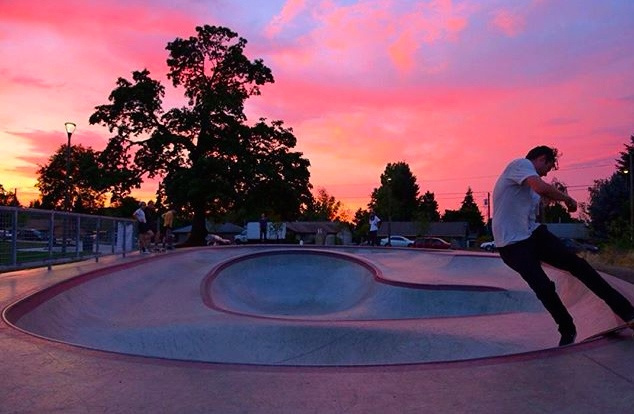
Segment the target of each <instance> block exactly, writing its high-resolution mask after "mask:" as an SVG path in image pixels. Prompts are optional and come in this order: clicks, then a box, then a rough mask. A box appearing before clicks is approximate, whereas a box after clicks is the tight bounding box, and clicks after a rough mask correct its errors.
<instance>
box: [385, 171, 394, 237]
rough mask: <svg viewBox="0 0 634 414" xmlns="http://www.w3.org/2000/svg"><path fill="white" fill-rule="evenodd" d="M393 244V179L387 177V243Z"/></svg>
mask: <svg viewBox="0 0 634 414" xmlns="http://www.w3.org/2000/svg"><path fill="white" fill-rule="evenodd" d="M385 245H386V246H392V179H391V177H388V178H387V243H386V244H385Z"/></svg>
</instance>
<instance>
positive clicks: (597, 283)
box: [492, 146, 634, 346]
mask: <svg viewBox="0 0 634 414" xmlns="http://www.w3.org/2000/svg"><path fill="white" fill-rule="evenodd" d="M558 157H559V153H558V151H557V149H555V148H550V147H547V146H538V147H535V148H533V149H531V150H530V151H529V152H528V154H527V155H526V157H525V158H518V159H516V160H513V161H511V162H510V163H509V164H508V165H507V166H506V168H505V169H504V171H503V172H502V174H501V175H500V177H499V178H498V180H497V182H496V183H495V187H494V189H493V221H492V224H493V238H494V240H495V246H496V248H497V249H498V250H499V252H500V256H501V258H502V260H503V261H504V263H506V265H508V266H509V267H510V268H511V269H513V270H515V271H516V272H517V273H519V274H520V276H521V277H522V278H523V279H524V280H525V281H526V283H528V285H529V286H530V288H531V289H532V290H533V291H534V292H535V294H536V295H537V298H538V299H539V300H540V301H541V302H542V304H543V305H544V307H545V308H546V310H548V312H549V313H550V314H551V316H552V317H553V319H554V320H555V322H556V323H557V325H558V326H559V333H560V334H561V339H560V341H559V345H560V346H563V345H568V344H572V343H574V341H575V338H576V336H577V329H576V327H575V324H574V322H573V319H572V316H571V315H570V313H569V312H568V310H567V309H566V307H565V306H564V304H563V302H562V301H561V299H560V297H559V295H558V294H557V291H556V290H555V284H554V283H553V281H551V280H550V279H549V278H548V276H547V275H546V273H545V272H544V270H543V269H542V262H543V263H547V264H549V265H551V266H554V267H556V268H558V269H561V270H565V271H567V272H569V273H570V274H572V275H573V276H574V277H576V278H577V279H579V280H580V281H581V282H582V283H583V284H584V285H586V286H587V287H588V288H589V289H590V290H591V291H592V292H593V293H594V294H595V295H597V296H598V297H599V298H601V299H602V300H603V301H604V302H605V303H606V304H607V305H608V306H609V307H610V309H612V311H613V312H614V313H615V314H616V315H618V316H619V317H620V318H621V319H623V320H624V321H626V323H628V324H630V326H632V325H633V324H634V307H633V306H632V304H631V303H630V302H629V301H628V300H627V298H625V297H624V296H623V295H621V294H620V293H619V292H618V291H617V290H615V289H614V288H613V287H612V286H610V285H609V284H608V283H607V282H606V281H605V280H604V279H603V278H602V277H601V275H599V273H597V271H596V270H594V269H593V268H592V266H590V265H589V264H588V262H587V261H585V260H584V259H582V258H580V257H578V256H577V255H576V254H574V253H572V252H570V251H569V250H568V249H566V246H565V245H564V244H563V242H562V241H561V240H560V239H559V238H558V237H557V236H555V235H554V234H552V233H551V232H550V231H548V228H547V227H546V226H545V225H544V224H540V223H538V222H537V215H538V210H539V204H540V199H541V198H542V197H543V198H547V199H550V200H554V201H563V202H564V203H565V205H566V207H567V208H568V211H570V212H574V211H576V210H577V202H576V201H575V200H574V199H573V198H572V197H570V196H569V195H568V194H566V193H564V192H562V191H560V190H558V189H557V188H556V187H554V186H552V185H550V184H548V183H546V182H545V181H543V180H542V178H541V177H545V176H546V174H548V172H550V170H553V169H557V161H558Z"/></svg>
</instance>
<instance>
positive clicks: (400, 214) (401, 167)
mask: <svg viewBox="0 0 634 414" xmlns="http://www.w3.org/2000/svg"><path fill="white" fill-rule="evenodd" d="M418 192H419V187H418V184H417V183H416V177H415V176H414V175H413V174H412V171H411V170H410V168H409V165H408V164H406V163H404V162H397V163H394V164H392V163H389V164H387V166H386V167H385V171H384V172H383V174H381V187H379V188H375V189H374V190H373V191H372V195H371V199H370V203H369V204H368V207H369V208H371V209H373V210H374V211H375V212H376V214H377V215H378V216H379V217H381V219H383V220H386V219H391V220H394V221H412V220H414V219H415V218H416V215H417V213H418V211H419V208H420V199H419V195H418Z"/></svg>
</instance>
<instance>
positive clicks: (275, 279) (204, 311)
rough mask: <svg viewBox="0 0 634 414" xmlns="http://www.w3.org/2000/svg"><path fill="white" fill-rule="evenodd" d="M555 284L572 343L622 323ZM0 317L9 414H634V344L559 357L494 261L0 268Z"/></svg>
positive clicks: (398, 252)
mask: <svg viewBox="0 0 634 414" xmlns="http://www.w3.org/2000/svg"><path fill="white" fill-rule="evenodd" d="M548 273H549V275H550V276H551V277H552V278H553V280H555V281H556V283H557V285H558V289H559V290H560V292H561V294H562V298H563V299H564V301H565V302H566V304H567V306H568V307H569V309H570V310H571V313H572V314H573V316H574V317H575V322H576V323H577V325H578V330H579V338H578V339H579V340H583V338H587V337H589V336H591V335H592V334H594V333H596V332H599V331H601V330H604V329H607V328H610V327H612V326H615V325H616V324H617V323H618V320H617V319H616V318H615V317H614V316H613V315H612V314H611V313H610V311H609V309H607V307H606V306H605V305H604V304H603V303H601V302H600V301H598V300H597V299H596V298H595V297H594V296H593V295H591V294H589V293H588V292H587V291H586V289H585V288H584V287H583V286H580V285H579V284H578V283H577V282H576V280H574V279H572V278H569V277H567V276H565V275H563V274H561V273H560V272H558V271H556V270H555V269H549V270H548ZM298 275H301V278H300V277H297V276H298ZM606 278H608V280H609V281H610V283H612V284H613V285H614V286H615V287H617V288H618V289H619V290H621V291H622V292H623V293H624V294H625V295H626V296H628V297H629V298H630V299H634V286H633V285H631V284H628V283H626V282H623V281H621V280H618V279H615V278H611V277H609V276H607V275H606ZM10 305H11V306H10ZM0 306H1V307H2V308H3V309H5V312H4V317H5V318H6V320H3V321H2V323H1V324H0V352H1V355H2V357H1V358H0V360H1V361H2V362H0V373H1V374H2V375H0V412H3V413H4V412H55V411H59V412H139V411H143V412H145V411H153V412H177V411H178V412H188V413H189V412H218V413H234V412H235V413H238V412H239V413H244V412H258V413H259V412H271V413H306V412H320V413H330V412H332V413H341V412H346V413H356V412H358V413H368V412H394V413H407V412H425V411H430V412H476V413H477V412H511V411H512V412H517V413H533V412H546V413H566V412H571V413H572V412H574V413H585V412H587V413H596V412H611V413H625V412H627V413H629V412H631V410H632V407H633V406H634V357H633V352H634V338H633V337H632V332H631V331H624V332H622V333H621V334H619V335H616V336H613V337H609V338H603V339H600V340H593V341H589V342H585V343H583V342H582V343H578V344H575V345H573V346H569V347H564V348H555V347H554V346H555V345H556V343H557V341H558V335H557V332H556V327H555V326H554V324H553V322H552V321H551V320H550V317H549V316H548V315H547V314H545V312H543V310H542V309H541V307H540V304H539V303H538V302H536V299H535V298H534V297H533V295H532V294H531V292H529V291H528V290H527V288H526V287H525V286H524V285H523V282H522V281H521V279H520V278H519V277H518V276H516V275H515V274H513V273H512V272H511V271H509V270H508V269H507V268H506V267H505V266H504V265H503V264H502V263H501V261H500V259H499V258H498V257H497V256H495V255H488V254H472V255H464V254H459V253H455V252H429V251H427V252H423V251H419V250H412V249H389V248H375V249H369V248H366V249H363V248H338V249H324V250H321V249H319V250H314V249H310V248H302V249H299V248H297V249H293V248H290V247H288V246H287V247H284V248H283V249H281V250H280V249H279V248H274V247H273V246H269V247H239V248H237V247H223V248H204V249H189V250H182V251H177V252H174V253H168V254H161V255H157V256H151V257H140V256H133V257H129V258H127V259H114V258H104V259H103V260H102V261H101V263H99V264H95V263H91V262H85V263H80V264H70V265H64V266H59V267H55V268H54V269H53V270H52V271H47V270H45V269H43V270H42V269H37V270H28V271H19V272H13V273H6V274H0ZM7 321H8V322H9V323H7ZM13 325H15V326H17V328H16V327H15V326H13ZM69 343H72V344H75V345H71V344H69Z"/></svg>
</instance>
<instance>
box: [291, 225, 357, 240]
mask: <svg viewBox="0 0 634 414" xmlns="http://www.w3.org/2000/svg"><path fill="white" fill-rule="evenodd" d="M286 238H287V239H289V238H290V239H291V240H293V241H294V242H297V243H299V242H300V240H301V241H302V242H304V243H306V244H326V245H334V244H350V243H352V233H351V232H350V229H349V228H348V226H347V225H346V224H341V223H335V222H332V221H290V222H287V223H286Z"/></svg>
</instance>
